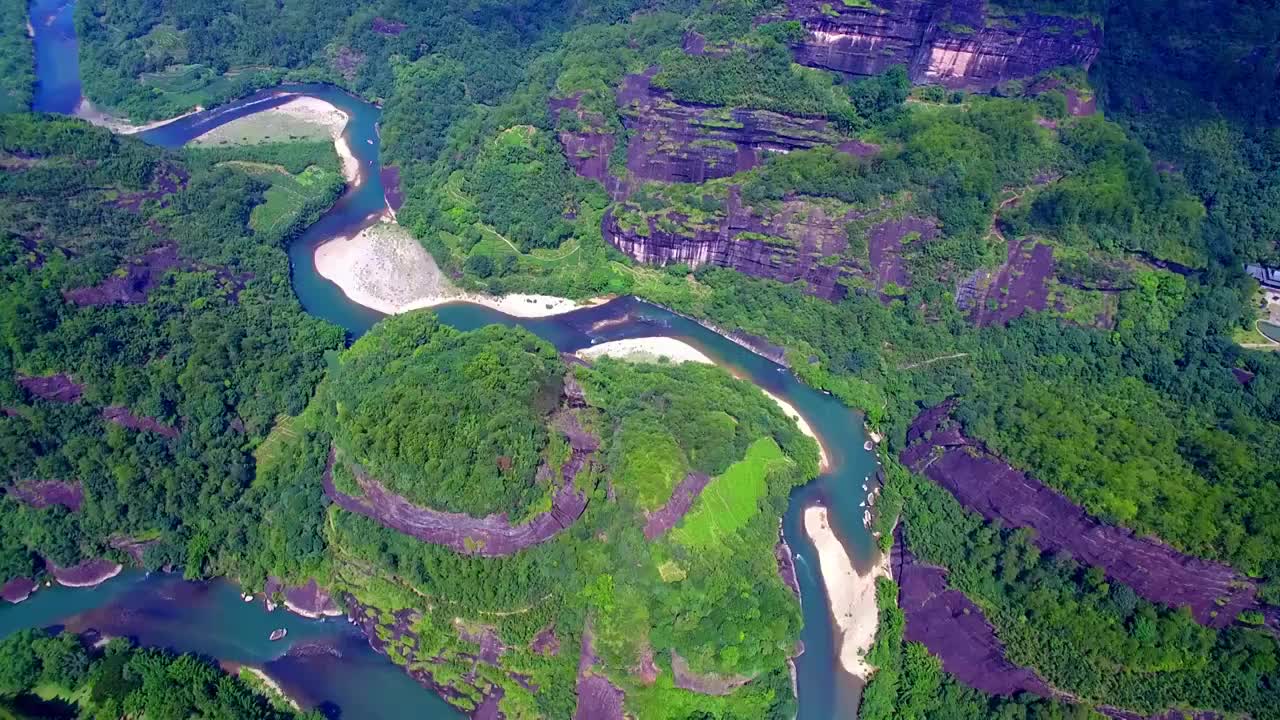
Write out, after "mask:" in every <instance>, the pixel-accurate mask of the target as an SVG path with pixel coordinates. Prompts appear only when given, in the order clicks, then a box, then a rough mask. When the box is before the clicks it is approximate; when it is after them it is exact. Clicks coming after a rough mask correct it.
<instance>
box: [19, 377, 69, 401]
mask: <svg viewBox="0 0 1280 720" xmlns="http://www.w3.org/2000/svg"><path fill="white" fill-rule="evenodd" d="M17 380H18V386H19V387H21V388H22V389H23V390H26V391H27V392H29V393H31V394H32V395H35V396H36V397H38V398H40V399H41V400H48V401H49V402H60V403H73V402H75V401H77V400H79V399H80V396H81V395H83V394H84V386H83V385H81V384H79V383H77V382H76V381H75V380H72V379H71V376H70V375H67V374H66V373H57V374H55V375H45V376H41V377H32V376H30V375H23V374H21V373H19V374H18V378H17Z"/></svg>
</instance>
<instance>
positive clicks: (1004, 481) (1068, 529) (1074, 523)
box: [900, 402, 1280, 630]
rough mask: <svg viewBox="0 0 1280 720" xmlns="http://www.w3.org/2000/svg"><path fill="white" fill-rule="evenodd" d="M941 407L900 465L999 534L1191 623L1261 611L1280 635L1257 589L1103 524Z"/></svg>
mask: <svg viewBox="0 0 1280 720" xmlns="http://www.w3.org/2000/svg"><path fill="white" fill-rule="evenodd" d="M951 409H952V403H950V402H947V403H943V404H941V405H938V406H937V407H934V408H932V409H929V410H926V411H924V412H922V413H920V415H918V416H917V417H916V419H915V421H914V422H913V423H912V425H911V429H910V431H909V432H908V434H907V442H908V447H907V449H905V450H903V451H902V454H901V456H900V457H901V460H902V462H903V463H904V464H906V465H907V466H908V467H910V468H911V469H912V470H914V471H915V472H919V473H922V474H924V475H925V476H926V477H928V478H929V479H930V480H933V481H934V482H936V483H938V484H939V485H941V486H942V487H944V488H946V489H947V490H948V491H950V492H951V494H952V495H954V496H955V497H956V499H957V500H959V501H960V504H961V505H964V506H965V507H966V508H969V509H970V510H974V511H976V512H978V513H980V514H981V515H982V516H983V517H985V518H986V519H987V520H989V521H995V520H999V521H1000V522H1001V523H1002V524H1003V525H1004V526H1005V527H1026V528H1031V529H1032V530H1034V531H1035V536H1034V540H1035V543H1036V545H1038V546H1039V547H1040V549H1041V550H1043V551H1044V552H1047V553H1057V552H1066V553H1068V554H1070V555H1071V556H1072V557H1074V558H1075V559H1076V560H1077V561H1078V562H1081V563H1083V564H1085V565H1091V566H1096V567H1099V568H1101V569H1102V570H1103V571H1104V572H1105V573H1106V576H1107V577H1108V578H1109V579H1111V580H1112V581H1114V582H1120V583H1124V584H1126V585H1128V586H1130V587H1131V588H1133V590H1134V592H1135V593H1137V594H1138V595H1139V596H1141V597H1143V598H1146V599H1147V600H1150V601H1151V602H1157V603H1161V604H1164V605H1168V606H1170V607H1181V606H1184V605H1185V606H1188V607H1190V608H1191V612H1192V615H1193V616H1194V617H1195V619H1196V621H1197V622H1199V623H1201V624H1203V625H1208V626H1210V627H1224V626H1226V625H1229V624H1230V623H1231V622H1232V621H1234V620H1235V618H1236V617H1237V616H1238V615H1239V614H1240V613H1241V612H1242V611H1245V610H1253V611H1257V612H1261V613H1262V614H1263V616H1264V618H1265V619H1266V624H1267V625H1268V626H1269V627H1270V628H1272V629H1273V630H1280V608H1276V607H1272V606H1265V605H1262V604H1260V603H1259V602H1258V601H1257V599H1256V597H1255V596H1256V594H1257V589H1258V588H1257V583H1256V582H1255V581H1254V580H1252V579H1250V578H1248V577H1245V576H1243V575H1241V574H1239V573H1237V572H1235V571H1234V570H1232V569H1231V568H1229V567H1227V566H1226V565H1223V564H1221V563H1216V562H1210V561H1208V560H1202V559H1200V558H1196V557H1191V556H1189V555H1185V554H1183V553H1180V552H1178V551H1177V550H1174V549H1173V548H1171V547H1169V546H1168V545H1165V544H1164V543H1162V542H1160V541H1159V540H1158V539H1155V538H1150V537H1141V538H1140V537H1135V536H1134V535H1133V532H1132V531H1130V530H1128V529H1127V528H1121V527H1116V526H1114V525H1107V524H1105V523H1102V522H1100V521H1099V520H1097V519H1096V518H1094V517H1092V516H1090V515H1088V514H1087V513H1085V511H1084V510H1083V509H1081V508H1080V507H1079V506H1077V505H1076V504H1074V503H1072V502H1071V501H1070V500H1068V499H1067V498H1066V497H1064V496H1063V495H1062V494H1060V493H1058V492H1057V491H1056V490H1053V489H1052V488H1049V487H1046V486H1045V485H1044V484H1042V483H1041V482H1039V481H1038V480H1036V479H1035V478H1032V477H1031V476H1029V475H1027V474H1026V473H1024V472H1021V471H1019V470H1016V469H1014V468H1013V467H1011V466H1010V465H1009V464H1008V463H1007V462H1005V461H1004V460H1003V459H1001V458H999V457H997V456H996V455H995V454H993V453H991V452H990V451H989V450H988V449H987V448H986V446H985V445H984V444H983V443H981V442H980V441H977V440H973V439H971V438H969V437H967V436H965V434H964V432H963V431H962V429H961V428H960V426H959V424H958V423H956V422H955V421H954V420H953V419H952V418H951Z"/></svg>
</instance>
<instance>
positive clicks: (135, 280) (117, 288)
mask: <svg viewBox="0 0 1280 720" xmlns="http://www.w3.org/2000/svg"><path fill="white" fill-rule="evenodd" d="M181 266H182V261H181V260H180V259H179V258H178V248H177V246H176V245H165V246H163V247H158V248H156V249H154V250H151V251H149V252H146V253H144V254H143V255H141V256H140V257H136V258H133V259H131V260H129V261H128V262H126V263H125V264H124V266H123V267H121V268H120V269H119V270H117V271H116V272H113V273H111V275H110V276H108V277H107V279H105V280H103V281H102V282H100V283H98V284H97V285H94V286H91V287H82V288H76V289H74V290H67V291H65V292H63V293H62V296H63V297H65V298H66V299H67V301H68V302H71V303H74V304H76V305H82V306H83V305H111V304H115V303H120V304H124V305H137V304H140V303H145V302H146V301H147V296H148V295H149V294H150V293H151V291H152V290H153V289H154V288H155V287H156V286H157V285H159V284H160V281H161V280H162V279H163V278H164V275H165V273H167V272H169V271H170V270H173V269H175V268H178V267H181Z"/></svg>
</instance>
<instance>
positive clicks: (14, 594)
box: [0, 577, 39, 605]
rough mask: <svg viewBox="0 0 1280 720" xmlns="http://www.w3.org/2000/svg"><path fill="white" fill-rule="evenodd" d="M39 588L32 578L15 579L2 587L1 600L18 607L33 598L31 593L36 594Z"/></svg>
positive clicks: (0, 591) (0, 590) (0, 589)
mask: <svg viewBox="0 0 1280 720" xmlns="http://www.w3.org/2000/svg"><path fill="white" fill-rule="evenodd" d="M37 587H39V585H37V583H36V581H35V580H32V579H31V578H25V577H20V578H14V579H12V580H10V581H8V582H6V583H5V584H4V586H2V587H0V600H4V601H5V602H9V603H13V604H14V605H17V604H18V603H20V602H22V601H23V600H26V599H27V598H29V597H31V593H33V592H35V590H36V588H37Z"/></svg>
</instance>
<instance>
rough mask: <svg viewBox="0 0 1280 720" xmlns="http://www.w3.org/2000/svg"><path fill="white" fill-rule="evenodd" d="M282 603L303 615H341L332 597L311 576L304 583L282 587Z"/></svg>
mask: <svg viewBox="0 0 1280 720" xmlns="http://www.w3.org/2000/svg"><path fill="white" fill-rule="evenodd" d="M284 605H285V607H287V608H289V610H290V611H291V612H294V613H296V614H298V615H302V616H303V617H309V618H322V617H337V616H339V615H342V608H340V607H338V604H337V603H336V602H334V600H333V597H332V596H331V595H330V594H329V593H328V591H326V590H325V589H324V588H322V587H320V585H319V584H317V583H316V580H315V578H311V579H310V580H308V581H307V583H306V584H305V585H301V586H298V587H289V588H285V589H284Z"/></svg>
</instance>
